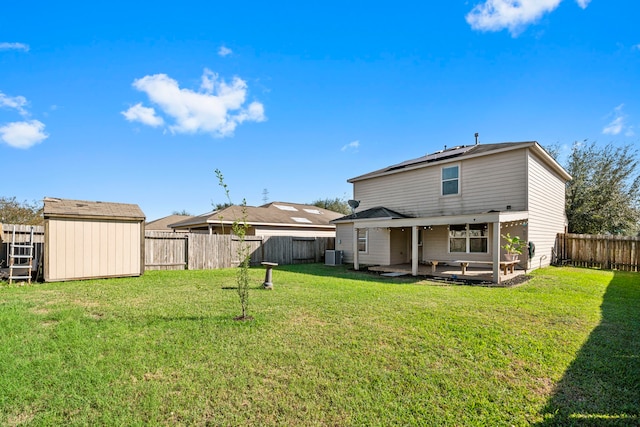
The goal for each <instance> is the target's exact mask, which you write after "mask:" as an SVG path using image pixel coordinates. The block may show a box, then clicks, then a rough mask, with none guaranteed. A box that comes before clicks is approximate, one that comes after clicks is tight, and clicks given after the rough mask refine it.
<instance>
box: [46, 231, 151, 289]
mask: <svg viewBox="0 0 640 427" xmlns="http://www.w3.org/2000/svg"><path fill="white" fill-rule="evenodd" d="M47 233H48V235H47V245H48V247H47V250H46V255H45V256H46V257H47V268H46V276H47V277H45V279H46V280H47V281H60V280H73V279H83V278H94V277H114V276H139V275H140V273H141V267H140V262H141V255H140V254H141V252H140V251H141V241H140V236H141V223H140V222H115V221H99V220H73V219H49V220H47Z"/></svg>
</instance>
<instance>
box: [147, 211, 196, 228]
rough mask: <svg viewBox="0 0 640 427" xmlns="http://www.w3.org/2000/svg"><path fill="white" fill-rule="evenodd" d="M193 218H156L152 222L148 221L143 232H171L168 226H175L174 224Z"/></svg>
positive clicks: (178, 216)
mask: <svg viewBox="0 0 640 427" xmlns="http://www.w3.org/2000/svg"><path fill="white" fill-rule="evenodd" d="M191 218H193V216H192V215H175V214H174V215H168V216H165V217H162V218H158V219H156V220H154V221H149V222H147V223H146V224H145V226H144V229H145V230H155V231H171V227H169V225H171V224H175V223H176V222H180V221H186V220H188V219H191Z"/></svg>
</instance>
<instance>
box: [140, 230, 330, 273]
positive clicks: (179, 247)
mask: <svg viewBox="0 0 640 427" xmlns="http://www.w3.org/2000/svg"><path fill="white" fill-rule="evenodd" d="M239 244H240V242H239V241H238V238H237V237H235V236H231V235H219V234H200V233H171V232H159V231H145V269H146V270H183V269H185V268H187V269H189V270H211V269H217V268H227V267H235V266H237V265H238V264H239V263H240V262H239V259H237V253H238V245H239ZM245 244H247V245H248V246H249V251H250V254H251V259H250V264H251V265H259V264H260V263H261V262H263V261H270V262H276V263H278V264H281V265H287V264H300V263H312V262H321V261H322V260H323V259H324V251H325V250H326V249H333V248H334V245H335V238H334V237H293V236H247V237H246V238H245Z"/></svg>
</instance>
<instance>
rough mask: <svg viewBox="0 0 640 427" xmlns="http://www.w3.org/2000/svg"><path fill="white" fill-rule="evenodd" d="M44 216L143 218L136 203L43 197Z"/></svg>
mask: <svg viewBox="0 0 640 427" xmlns="http://www.w3.org/2000/svg"><path fill="white" fill-rule="evenodd" d="M44 217H45V218H47V217H78V218H101V219H109V218H122V219H136V220H144V218H145V216H144V213H143V212H142V210H141V209H140V207H139V206H138V205H134V204H128V203H111V202H92V201H87V200H71V199H58V198H54V197H45V198H44Z"/></svg>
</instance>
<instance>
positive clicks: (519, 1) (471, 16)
mask: <svg viewBox="0 0 640 427" xmlns="http://www.w3.org/2000/svg"><path fill="white" fill-rule="evenodd" d="M590 1H591V0H576V2H577V3H578V6H580V7H581V8H582V9H585V8H586V7H587V6H588V5H589V2H590ZM560 2H562V0H486V1H485V2H484V3H481V4H478V5H476V6H475V7H474V8H473V9H472V10H471V12H469V13H468V14H467V16H466V17H465V18H466V20H467V23H468V24H469V25H471V28H473V29H474V30H480V31H500V30H504V29H505V28H506V29H508V30H509V32H511V35H512V36H517V35H518V34H519V33H520V32H522V30H523V29H524V28H525V27H526V26H527V25H529V24H531V23H533V22H535V21H537V20H538V19H540V18H541V17H542V16H543V15H544V14H545V13H549V12H552V11H553V10H555V9H556V8H557V7H558V5H559V4H560Z"/></svg>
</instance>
